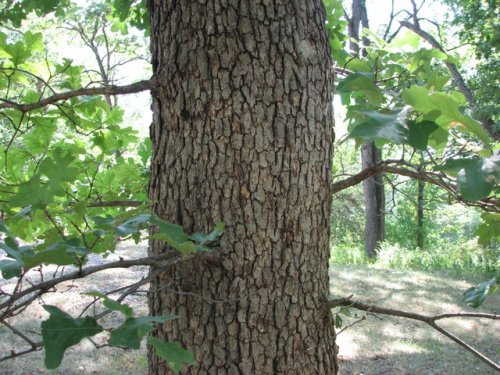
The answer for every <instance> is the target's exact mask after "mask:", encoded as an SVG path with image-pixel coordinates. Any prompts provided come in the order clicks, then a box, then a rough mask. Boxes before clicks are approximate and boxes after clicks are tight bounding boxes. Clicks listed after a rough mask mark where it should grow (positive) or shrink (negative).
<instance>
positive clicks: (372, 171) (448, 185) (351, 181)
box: [333, 160, 500, 212]
mask: <svg viewBox="0 0 500 375" xmlns="http://www.w3.org/2000/svg"><path fill="white" fill-rule="evenodd" d="M394 165H404V166H406V167H407V168H402V167H399V166H394ZM410 168H411V169H410ZM380 173H393V174H398V175H401V176H406V177H410V178H413V179H417V180H422V181H425V182H427V183H430V184H433V185H436V186H439V187H441V188H443V189H445V190H446V191H447V192H448V193H450V195H452V196H453V197H454V198H455V199H456V200H457V201H458V202H460V203H463V204H465V205H467V206H475V207H479V208H482V209H484V210H487V211H491V212H500V202H499V201H498V200H497V199H496V198H484V199H481V200H480V201H474V202H472V201H467V200H465V199H463V198H462V197H461V196H460V194H459V192H458V188H457V186H456V185H455V184H453V183H452V182H448V181H445V178H446V177H447V176H445V175H443V174H438V173H433V172H426V171H423V170H421V169H420V168H418V166H414V165H412V164H411V163H408V162H405V161H403V160H384V161H381V162H380V163H377V164H375V165H373V166H371V167H369V168H365V169H363V170H362V171H361V172H359V173H357V174H355V175H353V176H350V177H348V178H346V179H344V180H341V181H338V182H336V183H334V184H333V194H335V193H338V192H339V191H342V190H344V189H347V188H349V187H351V186H354V185H357V184H359V183H360V182H362V181H364V180H365V179H367V178H369V177H371V176H374V175H377V174H380Z"/></svg>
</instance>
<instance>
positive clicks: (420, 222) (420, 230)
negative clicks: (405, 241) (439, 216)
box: [417, 180, 425, 249]
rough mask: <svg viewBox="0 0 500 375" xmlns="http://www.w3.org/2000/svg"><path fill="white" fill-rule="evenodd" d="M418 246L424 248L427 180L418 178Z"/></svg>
mask: <svg viewBox="0 0 500 375" xmlns="http://www.w3.org/2000/svg"><path fill="white" fill-rule="evenodd" d="M417 184H418V193H417V247H418V248H420V249H423V248H424V189H425V182H424V181H422V180H417Z"/></svg>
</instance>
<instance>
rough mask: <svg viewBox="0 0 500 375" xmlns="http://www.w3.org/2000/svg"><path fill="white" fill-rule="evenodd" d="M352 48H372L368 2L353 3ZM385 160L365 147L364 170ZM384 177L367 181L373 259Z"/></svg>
mask: <svg viewBox="0 0 500 375" xmlns="http://www.w3.org/2000/svg"><path fill="white" fill-rule="evenodd" d="M348 26H349V37H350V42H349V48H350V50H351V53H352V54H353V55H359V54H361V55H363V56H364V55H366V49H365V47H366V46H368V45H369V40H368V38H366V37H363V38H362V39H361V41H362V44H361V45H360V37H359V32H360V27H362V28H365V29H368V28H369V23H368V13H367V10H366V2H365V0H352V3H351V18H350V19H349V25H348ZM381 160H382V155H381V150H379V149H378V148H377V147H376V146H375V144H374V143H367V144H364V145H363V146H362V148H361V167H362V169H365V168H369V167H372V166H373V165H375V164H377V163H378V162H380V161H381ZM383 176H384V175H383V174H378V175H376V176H374V177H370V178H367V179H365V180H364V181H363V191H364V199H365V236H364V239H365V252H366V255H368V257H370V258H372V257H375V256H376V255H377V251H376V250H377V246H378V244H379V243H380V242H382V241H383V240H384V237H385V190H384V180H383Z"/></svg>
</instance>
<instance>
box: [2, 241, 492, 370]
mask: <svg viewBox="0 0 500 375" xmlns="http://www.w3.org/2000/svg"><path fill="white" fill-rule="evenodd" d="M144 253H145V247H144V246H136V245H133V244H129V243H127V244H124V245H123V246H122V247H121V249H120V252H119V255H120V256H122V257H124V258H131V257H139V256H142V255H144ZM110 258H111V259H115V258H117V256H113V257H110ZM92 262H93V263H98V262H102V260H101V259H98V258H95V259H93V260H92ZM146 272H147V270H146V269H144V268H137V269H132V270H130V269H129V270H112V271H108V272H107V273H105V274H104V273H103V274H98V275H93V277H91V278H89V279H85V280H83V281H79V282H76V283H74V284H70V283H68V284H66V285H65V286H64V287H62V288H60V290H66V289H67V291H66V292H65V293H55V294H49V295H47V296H46V297H45V298H44V303H46V304H53V305H56V306H58V307H60V308H62V309H63V310H65V311H67V312H69V313H71V314H73V315H76V314H78V313H79V312H80V311H81V309H82V308H83V307H84V306H85V305H86V304H87V303H88V302H90V300H91V299H90V297H84V296H82V295H81V293H83V292H87V291H91V290H96V289H97V290H101V291H105V290H111V289H114V288H117V287H119V286H120V285H127V284H130V283H132V282H133V281H134V280H138V279H139V278H140V277H141V276H142V275H144V274H145V273H146ZM331 275H332V281H331V287H332V293H334V294H335V295H336V296H339V297H340V296H347V295H350V294H354V297H355V298H357V299H361V300H364V301H366V302H368V303H373V304H379V305H384V306H389V307H394V308H401V309H405V310H410V311H419V312H423V313H439V312H444V311H447V312H450V311H458V310H471V309H467V308H466V307H465V306H464V305H463V304H462V303H461V296H462V292H463V291H464V290H465V289H467V288H468V287H469V286H470V285H472V284H474V283H477V282H481V281H483V277H482V276H477V277H466V278H461V277H459V276H457V275H450V274H444V273H442V272H439V273H429V272H416V271H394V270H385V269H376V268H371V267H365V266H337V265H336V266H332V267H331ZM128 303H129V304H131V305H132V306H133V307H134V309H135V311H136V312H137V313H138V314H147V304H146V301H145V299H144V298H142V297H137V296H136V297H132V298H131V299H129V300H128ZM499 307H500V298H499V296H498V295H496V296H494V298H491V299H490V300H489V301H488V302H487V303H486V304H485V305H484V306H483V308H482V309H481V310H484V311H494V310H497V311H498V310H499ZM46 317H47V314H46V313H45V311H44V310H43V309H42V308H41V306H40V305H38V304H37V305H36V306H33V308H32V309H30V311H29V313H24V314H22V315H21V316H19V317H18V318H16V320H15V321H14V323H15V324H16V325H17V326H18V327H23V328H25V329H29V330H32V331H33V330H34V331H37V332H39V324H40V321H41V320H43V319H46ZM381 318H382V319H383V320H379V319H378V318H376V317H369V318H368V319H367V320H366V321H363V322H362V323H360V324H357V325H355V326H353V327H352V328H350V329H348V330H346V331H345V332H343V333H341V334H340V335H339V337H338V344H339V346H340V360H341V363H340V364H341V374H342V375H347V374H352V375H354V374H359V375H361V374H364V375H379V374H380V375H381V374H384V375H385V374H388V375H389V374H408V375H409V374H415V375H421V374H429V375H430V374H446V375H454V374H456V375H473V374H478V375H483V374H484V375H486V374H493V373H494V372H493V370H491V369H490V368H489V367H487V366H486V365H484V364H482V363H481V362H479V361H478V360H476V359H475V357H473V356H472V355H471V354H469V353H467V352H465V351H464V350H462V349H461V348H460V347H459V346H458V345H456V344H455V343H453V342H451V341H449V340H448V339H447V338H445V337H442V336H441V335H440V334H439V333H438V332H433V331H432V329H431V328H427V327H425V326H423V324H420V323H418V322H413V321H408V320H403V319H400V318H390V317H381ZM106 319H107V320H106V323H107V324H108V325H110V326H111V325H115V324H116V323H117V321H118V320H119V319H120V316H119V315H118V314H111V315H109V316H108V317H107V318H106ZM346 323H348V321H346ZM446 327H447V328H449V329H450V330H452V331H453V332H454V333H455V334H457V335H458V336H459V337H462V338H464V339H467V340H468V341H469V342H470V343H471V344H474V345H476V346H477V347H478V348H479V349H480V350H482V351H483V352H484V353H486V354H487V355H489V356H490V357H492V358H495V359H496V360H498V359H500V352H499V350H498V333H499V332H500V325H499V324H498V323H492V322H479V321H477V320H472V319H468V320H464V319H462V320H456V319H455V320H450V321H449V322H447V324H446ZM31 335H32V336H33V337H35V338H36V337H37V336H36V334H33V333H31ZM102 339H104V338H102ZM98 341H99V340H98ZM21 344H22V343H21V342H20V341H19V340H18V339H17V338H16V337H14V336H12V335H11V334H10V333H9V332H8V331H7V330H6V329H5V328H4V327H0V355H2V356H3V355H4V354H5V353H9V352H10V350H11V349H13V348H19V347H20V345H21ZM146 373H147V360H146V353H145V350H144V348H143V349H141V350H137V351H123V350H120V349H115V348H103V349H99V350H97V349H95V348H94V346H93V344H91V343H90V342H89V341H87V340H84V341H83V342H82V343H81V344H79V345H78V346H75V347H73V348H70V349H69V350H68V351H67V353H66V355H65V358H64V360H63V363H62V365H61V366H60V368H59V369H58V370H55V371H49V370H46V369H44V366H43V352H37V353H34V354H31V355H28V356H24V357H20V358H17V359H14V360H9V361H7V362H2V363H0V374H2V375H7V374H12V375H28V374H64V375H73V374H102V375H115V374H116V375H122V374H123V375H127V374H128V375H140V374H146Z"/></svg>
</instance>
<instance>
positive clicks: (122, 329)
mask: <svg viewBox="0 0 500 375" xmlns="http://www.w3.org/2000/svg"><path fill="white" fill-rule="evenodd" d="M177 318H178V316H175V315H166V316H143V317H139V318H132V317H130V318H127V320H125V322H124V323H123V324H122V325H121V326H119V327H118V328H116V329H114V330H113V331H111V335H110V337H109V340H108V344H109V345H111V346H118V347H123V348H132V349H139V348H140V347H141V340H142V338H143V337H144V336H146V335H147V334H148V333H149V332H151V331H152V330H153V329H154V327H153V324H152V323H153V322H157V323H163V322H166V321H169V320H173V319H177Z"/></svg>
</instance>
